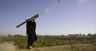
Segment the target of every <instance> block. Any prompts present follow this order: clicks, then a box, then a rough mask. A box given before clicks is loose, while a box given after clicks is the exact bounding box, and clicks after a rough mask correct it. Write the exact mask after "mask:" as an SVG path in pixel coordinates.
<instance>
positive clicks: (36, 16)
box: [16, 14, 39, 28]
mask: <svg viewBox="0 0 96 51" xmlns="http://www.w3.org/2000/svg"><path fill="white" fill-rule="evenodd" d="M38 17H39V14H36V15H35V16H33V17H31V18H29V19H27V20H25V21H24V22H22V23H21V24H19V25H17V26H16V28H19V27H20V26H21V25H23V24H24V23H26V22H28V21H31V20H33V19H34V18H38Z"/></svg>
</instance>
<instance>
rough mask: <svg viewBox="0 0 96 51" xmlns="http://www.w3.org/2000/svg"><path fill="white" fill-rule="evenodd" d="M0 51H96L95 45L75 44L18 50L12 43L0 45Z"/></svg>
mask: <svg viewBox="0 0 96 51" xmlns="http://www.w3.org/2000/svg"><path fill="white" fill-rule="evenodd" d="M0 51H96V45H95V44H77V45H61V46H50V47H39V48H32V49H30V50H27V49H19V48H17V47H16V46H14V45H13V43H3V44H0Z"/></svg>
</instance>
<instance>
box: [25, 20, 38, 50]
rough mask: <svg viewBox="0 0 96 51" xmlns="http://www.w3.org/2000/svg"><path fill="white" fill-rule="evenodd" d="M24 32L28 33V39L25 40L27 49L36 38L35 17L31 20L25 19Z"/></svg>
mask: <svg viewBox="0 0 96 51" xmlns="http://www.w3.org/2000/svg"><path fill="white" fill-rule="evenodd" d="M26 29H27V31H26V33H27V35H28V41H27V49H30V46H32V44H33V43H34V42H35V41H36V40H37V37H36V32H35V30H36V22H35V19H33V20H32V21H27V24H26Z"/></svg>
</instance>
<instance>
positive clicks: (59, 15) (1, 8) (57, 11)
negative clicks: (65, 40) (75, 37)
mask: <svg viewBox="0 0 96 51" xmlns="http://www.w3.org/2000/svg"><path fill="white" fill-rule="evenodd" d="M58 1H60V2H58ZM42 12H43V13H42ZM41 13H42V14H41ZM35 14H39V18H38V19H36V24H37V27H36V33H37V34H38V35H62V34H63V35H67V34H78V33H82V34H88V33H96V0H0V35H3V34H12V35H14V34H20V35H26V24H24V25H22V26H21V27H19V28H16V26H17V25H18V24H20V23H21V22H23V21H24V20H25V19H27V18H30V17H32V16H34V15H35Z"/></svg>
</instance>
